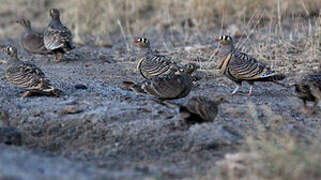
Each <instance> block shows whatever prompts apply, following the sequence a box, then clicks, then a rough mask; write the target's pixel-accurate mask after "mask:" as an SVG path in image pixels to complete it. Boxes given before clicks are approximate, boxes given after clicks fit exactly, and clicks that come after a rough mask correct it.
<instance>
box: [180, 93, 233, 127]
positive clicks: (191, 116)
mask: <svg viewBox="0 0 321 180" xmlns="http://www.w3.org/2000/svg"><path fill="white" fill-rule="evenodd" d="M221 103H228V101H227V100H226V98H225V97H224V96H221V95H219V96H217V97H215V98H214V100H210V99H209V98H208V97H204V96H195V97H192V98H191V99H189V100H188V101H187V102H186V103H185V104H184V105H179V112H180V117H181V118H183V120H184V121H185V122H186V123H188V124H194V123H203V122H212V121H214V120H215V118H216V116H217V113H218V106H219V105H220V104H221Z"/></svg>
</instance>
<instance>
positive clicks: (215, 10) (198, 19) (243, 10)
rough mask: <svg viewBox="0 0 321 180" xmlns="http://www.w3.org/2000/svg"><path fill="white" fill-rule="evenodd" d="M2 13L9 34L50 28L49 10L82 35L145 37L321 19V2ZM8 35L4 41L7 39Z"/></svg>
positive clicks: (190, 0)
mask: <svg viewBox="0 0 321 180" xmlns="http://www.w3.org/2000/svg"><path fill="white" fill-rule="evenodd" d="M3 1H4V2H2V4H1V7H0V10H1V12H2V13H1V14H2V15H6V17H7V19H8V20H2V21H4V22H1V23H4V25H5V27H4V28H2V29H3V31H5V32H6V34H9V35H10V34H11V33H9V32H12V30H13V31H15V29H16V28H13V27H11V25H10V24H8V22H9V20H10V19H14V18H16V17H19V16H26V17H28V18H30V19H32V20H33V23H34V24H35V25H36V26H41V27H43V26H45V25H46V24H47V22H48V13H47V12H48V9H49V8H51V7H57V8H59V9H61V10H63V15H62V16H63V22H64V23H66V24H67V25H68V26H69V27H71V28H72V29H73V31H74V32H75V33H76V34H78V33H79V34H91V35H94V36H107V37H110V36H112V35H114V34H115V33H119V32H120V25H119V24H121V26H123V27H124V30H125V32H126V35H137V34H141V33H144V32H145V31H147V30H148V29H150V28H153V27H156V28H159V29H161V30H163V29H177V28H179V29H182V28H195V30H200V29H201V30H210V29H213V28H216V27H225V26H226V25H228V24H231V23H237V22H239V23H247V22H249V21H250V22H251V23H253V24H257V23H261V24H262V23H263V24H264V23H266V22H273V23H276V22H281V21H282V20H283V18H287V17H305V18H306V17H311V16H319V14H320V9H321V2H320V1H318V0H299V1H297V0H283V1H281V0H272V1H270V0H261V1H255V0H245V1H241V0H224V1H223V0H222V1H212V0H186V1H180V0H165V1H158V0H84V1H78V0H70V1H68V2H67V1H63V0H54V1H52V0H40V1H38V0H31V1H26V0H16V1H11V0H3ZM6 34H5V33H4V32H2V33H1V34H0V37H1V36H2V37H3V36H6Z"/></svg>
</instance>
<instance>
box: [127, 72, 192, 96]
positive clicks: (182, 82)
mask: <svg viewBox="0 0 321 180" xmlns="http://www.w3.org/2000/svg"><path fill="white" fill-rule="evenodd" d="M123 85H124V86H125V87H126V89H128V90H133V91H135V92H138V93H147V94H149V95H151V96H155V97H157V98H159V99H163V100H164V99H178V98H183V97H186V96H187V95H188V94H189V93H190V91H191V89H192V87H193V81H192V78H191V76H190V75H185V74H167V75H164V76H154V77H151V78H150V79H147V80H145V81H143V82H141V83H134V82H131V81H124V82H123Z"/></svg>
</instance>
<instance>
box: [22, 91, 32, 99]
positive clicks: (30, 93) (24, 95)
mask: <svg viewBox="0 0 321 180" xmlns="http://www.w3.org/2000/svg"><path fill="white" fill-rule="evenodd" d="M31 95H32V92H30V91H26V92H24V93H21V94H20V96H21V97H22V98H25V97H29V96H31Z"/></svg>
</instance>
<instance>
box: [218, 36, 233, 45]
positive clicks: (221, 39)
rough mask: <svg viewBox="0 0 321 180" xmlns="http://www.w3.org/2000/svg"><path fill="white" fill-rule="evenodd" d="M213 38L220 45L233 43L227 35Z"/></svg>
mask: <svg viewBox="0 0 321 180" xmlns="http://www.w3.org/2000/svg"><path fill="white" fill-rule="evenodd" d="M215 40H216V41H217V42H219V43H220V44H222V45H228V44H233V39H232V37H231V36H229V35H223V36H220V37H218V38H216V39H215Z"/></svg>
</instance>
